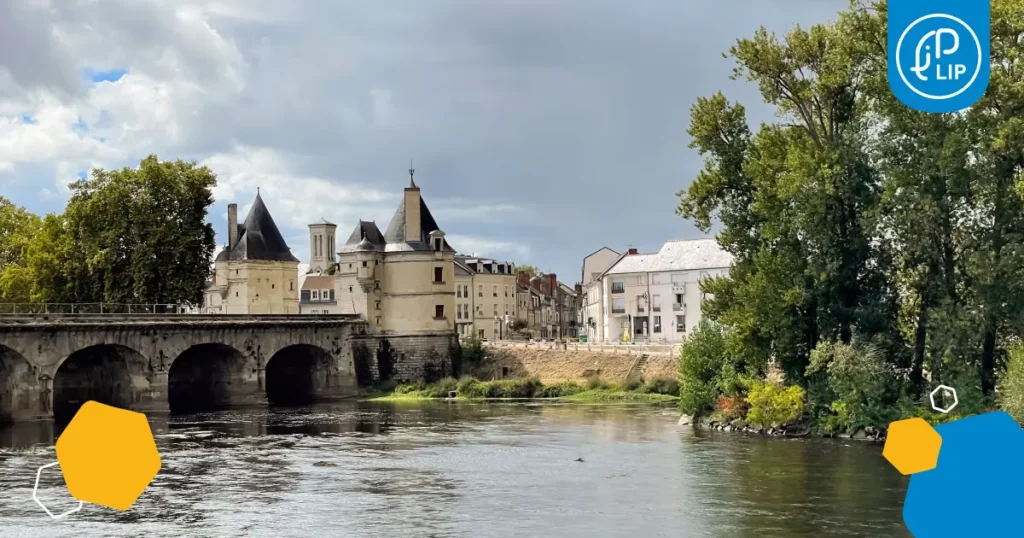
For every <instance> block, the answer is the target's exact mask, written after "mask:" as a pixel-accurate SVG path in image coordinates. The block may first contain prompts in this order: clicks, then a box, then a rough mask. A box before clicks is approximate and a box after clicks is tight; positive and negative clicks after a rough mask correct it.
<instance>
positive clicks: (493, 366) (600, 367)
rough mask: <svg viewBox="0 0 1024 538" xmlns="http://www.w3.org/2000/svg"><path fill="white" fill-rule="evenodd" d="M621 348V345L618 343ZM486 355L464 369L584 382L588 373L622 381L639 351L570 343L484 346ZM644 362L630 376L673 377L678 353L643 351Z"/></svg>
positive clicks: (477, 373)
mask: <svg viewBox="0 0 1024 538" xmlns="http://www.w3.org/2000/svg"><path fill="white" fill-rule="evenodd" d="M622 347H623V348H625V346H622ZM485 349H486V355H487V356H486V358H485V359H484V360H483V362H481V363H480V364H479V365H477V366H476V367H475V368H473V369H472V371H471V372H468V373H470V374H472V375H474V376H475V377H477V378H481V379H501V378H515V377H537V378H539V379H540V381H541V382H542V383H545V384H550V383H557V382H560V381H576V382H584V381H586V380H587V379H588V378H590V377H595V376H596V377H600V378H602V379H604V380H606V381H624V380H625V379H626V376H627V374H629V373H630V369H631V368H632V367H633V365H634V364H635V363H636V361H637V358H638V357H639V356H640V354H641V352H640V351H639V350H637V349H615V350H608V349H603V348H599V347H597V346H595V347H594V348H593V349H591V350H589V351H588V350H587V349H585V348H579V347H577V348H573V347H572V346H565V347H562V346H552V345H550V344H549V345H541V346H492V345H488V346H486V348H485ZM645 354H646V355H647V356H648V358H647V363H646V365H644V366H642V367H640V368H636V369H634V371H633V373H632V375H631V377H636V376H642V377H643V378H645V379H648V380H649V379H654V378H656V377H673V378H674V377H676V376H677V375H678V367H679V366H678V365H679V361H678V359H677V357H678V355H669V354H667V353H661V354H655V353H645Z"/></svg>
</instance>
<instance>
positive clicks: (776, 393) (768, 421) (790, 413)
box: [746, 381, 804, 428]
mask: <svg viewBox="0 0 1024 538" xmlns="http://www.w3.org/2000/svg"><path fill="white" fill-rule="evenodd" d="M746 400H747V403H748V404H750V409H749V410H748V411H747V420H749V421H750V422H752V423H754V424H757V425H759V426H761V427H762V428H767V427H769V426H782V425H784V424H791V423H793V422H795V421H796V420H797V419H799V418H800V416H801V415H803V412H804V389H803V388H801V387H799V386H796V385H793V386H790V387H783V386H781V385H776V384H774V383H766V382H763V381H757V382H755V383H754V384H753V385H752V386H751V387H750V393H749V394H748V395H747V399H746Z"/></svg>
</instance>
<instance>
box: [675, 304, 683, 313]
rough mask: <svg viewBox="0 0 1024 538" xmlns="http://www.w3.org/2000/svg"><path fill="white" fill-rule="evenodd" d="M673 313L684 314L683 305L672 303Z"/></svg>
mask: <svg viewBox="0 0 1024 538" xmlns="http://www.w3.org/2000/svg"><path fill="white" fill-rule="evenodd" d="M672 311H673V312H682V311H683V303H672Z"/></svg>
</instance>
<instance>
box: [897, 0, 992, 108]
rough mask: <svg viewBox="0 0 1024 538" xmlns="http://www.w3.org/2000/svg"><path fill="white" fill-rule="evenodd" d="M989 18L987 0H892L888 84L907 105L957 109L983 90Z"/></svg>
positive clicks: (988, 41)
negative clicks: (933, 0)
mask: <svg viewBox="0 0 1024 538" xmlns="http://www.w3.org/2000/svg"><path fill="white" fill-rule="evenodd" d="M990 25H991V16H990V10H989V5H988V2H986V1H978V0H973V1H963V0H959V1H949V0H946V1H937V2H920V1H918V0H891V1H890V2H889V47H888V48H889V86H890V87H891V88H892V91H893V93H894V94H895V95H896V97H897V98H898V99H899V100H900V101H902V102H903V103H904V104H906V105H907V106H909V107H911V108H914V109H917V110H921V111H923V112H936V113H942V112H955V111H957V110H962V109H965V108H967V107H969V106H971V105H973V104H974V103H975V102H977V101H978V99H981V96H982V95H984V94H985V90H986V89H987V88H988V80H989V69H990V67H989V66H990V64H989V49H990Z"/></svg>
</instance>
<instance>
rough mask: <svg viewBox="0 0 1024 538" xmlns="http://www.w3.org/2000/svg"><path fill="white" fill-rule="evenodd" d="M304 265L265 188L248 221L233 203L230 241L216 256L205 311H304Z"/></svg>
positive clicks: (275, 312)
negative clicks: (273, 213) (277, 221)
mask: <svg viewBox="0 0 1024 538" xmlns="http://www.w3.org/2000/svg"><path fill="white" fill-rule="evenodd" d="M298 266H299V260H298V259H297V258H296V257H295V256H294V255H292V253H291V249H289V248H288V245H287V243H285V240H284V237H282V236H281V232H280V231H279V230H278V228H277V225H276V224H275V223H274V219H273V217H271V215H270V211H269V210H268V209H267V207H266V205H265V204H264V203H263V198H262V197H261V196H260V194H259V192H257V193H256V200H254V201H253V204H252V208H251V209H250V210H249V214H248V215H247V216H246V218H245V221H244V222H243V223H242V224H238V206H237V204H229V205H228V244H227V246H225V247H224V249H223V250H222V251H221V252H220V254H218V255H217V258H216V259H215V260H214V275H213V279H212V280H211V282H210V284H209V285H208V286H207V288H206V291H205V297H204V301H203V303H204V304H203V312H205V313H209V314H298V313H299V289H298V286H297V281H298Z"/></svg>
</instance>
